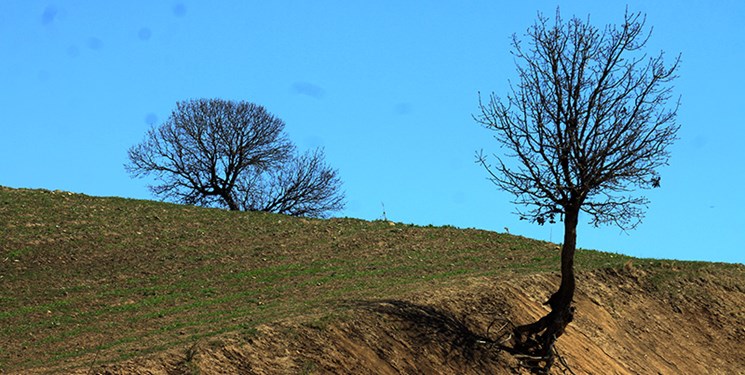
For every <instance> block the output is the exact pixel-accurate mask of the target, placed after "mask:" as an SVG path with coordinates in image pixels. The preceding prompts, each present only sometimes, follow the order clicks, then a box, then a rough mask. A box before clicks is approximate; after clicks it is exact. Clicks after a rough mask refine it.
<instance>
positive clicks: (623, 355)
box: [78, 264, 745, 374]
mask: <svg viewBox="0 0 745 375" xmlns="http://www.w3.org/2000/svg"><path fill="white" fill-rule="evenodd" d="M744 273H745V268H743V267H738V268H736V269H735V271H734V272H732V273H728V274H723V273H711V272H708V271H705V270H704V271H702V272H699V273H697V274H683V273H682V272H678V270H676V268H675V266H674V265H669V266H667V268H666V269H662V270H643V269H641V268H636V267H634V266H633V265H632V264H628V265H627V267H625V268H624V269H621V270H612V269H606V270H598V271H592V272H582V273H580V275H579V276H578V278H579V280H578V287H579V290H578V294H577V296H576V301H575V305H576V307H577V312H576V317H575V321H574V322H573V323H572V324H571V325H570V326H569V328H568V330H567V332H566V334H565V335H563V336H562V337H561V338H559V340H558V344H557V350H558V352H559V354H560V355H561V357H562V358H563V360H564V362H565V363H566V364H567V365H568V368H567V367H564V366H562V364H561V363H559V362H557V363H556V365H555V366H554V367H553V369H552V371H551V373H552V374H563V373H571V372H573V373H575V374H745V277H743V274H744ZM558 281H559V278H558V276H557V275H555V274H538V275H530V276H514V277H511V278H510V279H507V280H504V279H494V278H477V279H472V280H471V281H470V283H469V284H468V286H466V287H460V288H458V289H441V290H432V291H431V292H428V293H426V294H421V295H415V296H411V297H410V298H406V299H402V300H387V301H348V302H347V304H348V305H349V306H348V307H349V309H348V310H347V313H345V314H342V315H339V316H334V317H333V318H313V317H306V318H304V319H293V320H287V321H282V322H278V323H273V324H269V325H262V326H259V327H258V329H257V330H256V331H255V332H251V333H248V334H245V333H244V334H243V335H241V336H238V335H233V336H225V337H222V338H219V339H214V338H212V339H209V341H204V342H200V343H198V344H197V345H194V346H192V347H190V348H186V349H181V350H170V351H168V352H165V353H160V354H157V355H155V356H151V357H148V358H138V359H135V360H131V361H129V362H126V363H121V364H116V365H107V366H100V367H99V366H97V367H96V368H89V369H84V370H80V371H79V372H78V373H80V374H86V373H105V374H182V373H194V374H197V373H198V374H313V373H319V374H320V373H338V374H432V373H440V374H466V373H472V374H526V373H529V371H528V369H526V368H525V367H523V366H521V364H520V362H519V360H518V359H517V358H515V357H513V356H512V355H510V354H508V353H506V352H504V351H500V350H499V349H498V348H497V347H496V346H495V345H491V344H487V341H489V340H488V339H494V338H496V337H498V336H500V333H503V332H508V331H509V329H510V328H511V327H513V326H514V325H515V324H523V323H528V322H530V321H533V320H535V319H537V318H539V317H540V316H541V315H543V314H545V313H546V312H547V311H548V310H547V308H546V307H545V306H543V305H542V302H543V301H544V300H545V298H546V297H547V296H548V295H549V294H550V292H551V291H553V290H554V289H555V288H556V287H557V285H558ZM569 369H571V371H570V370H569Z"/></svg>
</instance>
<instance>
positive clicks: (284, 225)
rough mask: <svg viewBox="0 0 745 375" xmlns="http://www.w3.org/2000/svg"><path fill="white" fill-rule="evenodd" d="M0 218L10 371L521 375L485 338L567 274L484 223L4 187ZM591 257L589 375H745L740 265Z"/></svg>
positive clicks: (574, 344)
mask: <svg viewBox="0 0 745 375" xmlns="http://www.w3.org/2000/svg"><path fill="white" fill-rule="evenodd" d="M0 217H2V219H1V220H0V233H1V234H2V237H0V285H2V289H0V372H4V373H43V372H62V373H69V372H78V373H95V372H110V373H145V372H151V373H257V374H260V373H267V374H271V373H328V372H336V373H370V374H373V373H386V372H387V373H427V372H430V370H433V371H436V372H442V373H463V371H470V372H475V373H500V372H504V373H512V372H516V371H523V370H520V367H519V365H518V363H517V361H516V359H514V358H512V357H511V356H510V355H508V354H506V353H503V352H500V351H499V350H497V349H496V348H495V347H494V346H493V345H486V344H484V343H483V342H484V341H487V340H484V339H485V338H492V337H496V336H497V335H498V334H499V332H500V331H499V329H500V328H501V329H503V330H507V329H509V327H511V326H512V325H514V324H520V323H525V322H528V321H530V320H532V319H535V318H536V317H538V316H539V315H540V314H542V313H543V312H544V311H545V310H544V307H543V306H542V305H541V302H542V301H543V300H544V299H545V298H546V297H547V296H548V295H549V294H550V292H551V291H552V290H553V289H554V288H555V284H556V282H557V281H558V277H557V276H556V275H555V271H556V269H557V268H558V263H559V261H558V260H559V254H558V252H557V250H556V246H555V245H554V244H550V243H546V242H541V241H534V240H530V239H526V238H522V237H516V236H510V235H506V234H499V233H493V232H486V231H480V230H472V229H456V228H451V227H438V228H434V227H415V226H410V225H403V224H394V223H389V222H384V221H376V222H367V221H361V220H354V219H332V220H313V219H301V218H293V217H286V216H280V215H273V214H264V213H235V212H226V211H223V210H216V209H204V208H196V207H188V206H181V205H173V204H165V203H158V202H151V201H137V200H128V199H120V198H96V197H89V196H84V195H78V194H70V193H66V192H50V191H41V190H23V189H22V190H18V189H8V188H0ZM577 258H578V259H577V267H578V269H579V270H580V273H581V276H580V278H581V279H580V281H579V284H578V285H579V296H578V298H577V305H578V312H577V319H576V321H575V322H574V323H573V324H572V326H571V328H570V330H569V331H568V333H567V334H566V335H565V336H563V337H562V338H561V339H560V340H559V345H558V349H559V351H560V353H561V354H562V355H563V357H564V358H565V359H566V362H567V363H568V364H569V366H570V367H571V368H572V369H573V370H574V371H575V372H577V373H583V372H588V371H591V372H594V373H657V372H658V371H659V372H661V373H738V372H744V371H745V354H744V353H745V330H743V328H744V327H745V324H744V323H745V311H744V310H743V309H744V306H745V270H744V269H743V267H742V266H738V265H724V264H708V263H690V262H672V261H656V260H640V259H631V258H628V257H624V256H619V255H615V254H607V253H600V252H595V251H580V252H579V253H578V255H577ZM686 369H692V371H690V372H689V371H687V370H686ZM556 371H559V369H558V368H557V369H556ZM578 371H579V372H578ZM557 373H560V372H557Z"/></svg>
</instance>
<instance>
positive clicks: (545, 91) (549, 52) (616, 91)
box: [475, 10, 680, 367]
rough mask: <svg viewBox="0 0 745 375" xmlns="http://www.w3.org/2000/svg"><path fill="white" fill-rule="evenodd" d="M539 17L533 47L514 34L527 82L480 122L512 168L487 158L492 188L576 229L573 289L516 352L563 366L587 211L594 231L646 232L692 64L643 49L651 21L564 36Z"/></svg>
mask: <svg viewBox="0 0 745 375" xmlns="http://www.w3.org/2000/svg"><path fill="white" fill-rule="evenodd" d="M548 23H549V21H548V19H547V18H546V17H544V16H542V15H539V17H538V20H537V22H536V23H535V24H534V25H533V26H532V27H530V28H529V29H528V32H527V38H528V46H527V47H525V46H523V44H522V43H521V41H520V40H519V38H518V37H517V36H515V35H513V42H512V46H513V55H514V56H515V58H516V66H517V72H518V76H519V83H518V84H517V85H516V86H514V85H511V89H510V92H509V94H508V95H507V98H506V99H505V100H501V99H500V98H498V97H496V96H495V95H493V94H492V95H491V97H490V100H489V101H488V102H487V103H484V102H483V101H481V100H480V103H479V105H480V109H481V112H480V114H478V115H476V116H475V119H476V120H477V121H478V122H479V123H480V124H482V125H483V126H485V127H486V128H488V129H490V130H493V131H494V132H495V133H496V134H495V138H496V140H497V141H498V143H499V144H500V146H501V147H503V148H504V149H506V150H507V153H506V154H505V158H501V157H499V156H496V155H495V156H494V159H493V160H496V163H494V164H490V159H492V158H489V157H487V156H485V155H484V154H483V152H481V153H478V155H477V160H478V162H479V163H480V164H482V165H483V166H484V167H485V168H486V170H487V171H488V173H489V176H490V179H491V180H492V181H493V182H494V183H495V184H496V185H497V186H498V187H499V188H501V189H502V190H505V191H507V192H509V193H511V194H514V196H515V197H516V198H515V200H514V202H513V203H515V204H517V205H519V206H526V207H527V208H528V209H527V210H519V209H518V213H519V214H520V216H521V218H523V219H527V220H532V221H534V222H536V223H538V224H544V223H545V222H547V221H549V222H554V220H556V219H557V217H558V218H559V219H560V220H563V223H564V242H563V245H562V249H561V285H560V287H559V289H558V291H556V292H555V293H554V294H553V295H551V297H550V298H549V299H548V301H547V302H546V304H547V305H549V306H550V307H551V312H550V313H549V314H548V315H546V316H545V317H543V318H541V319H540V320H538V321H537V322H535V323H531V324H527V325H524V326H520V327H517V328H516V329H515V336H514V337H515V349H516V350H517V351H519V352H521V353H524V354H528V355H530V356H531V357H537V358H541V359H543V360H544V361H545V362H544V363H545V366H546V367H550V366H551V362H552V361H553V354H552V348H553V344H554V342H555V341H556V339H557V338H558V337H559V336H561V335H562V333H563V332H564V329H565V327H566V326H567V324H569V323H570V322H571V321H572V318H573V313H574V308H573V307H572V299H573V296H574V291H575V278H574V253H575V248H576V239H577V223H578V220H579V216H580V212H584V213H585V214H587V215H589V217H590V218H591V223H593V224H595V225H599V224H615V225H618V226H619V227H621V228H622V229H624V230H626V229H631V228H633V227H635V226H636V225H637V224H638V223H639V222H640V221H641V219H642V217H643V213H644V208H646V205H647V203H648V200H647V199H646V198H644V197H642V196H639V195H637V194H635V193H634V191H635V190H636V189H638V188H642V189H646V188H654V187H659V185H660V177H659V174H658V169H659V168H660V167H661V166H663V165H666V164H667V161H668V158H669V153H668V151H667V148H668V146H670V145H671V144H672V143H673V142H674V141H675V139H676V133H677V131H678V129H679V126H678V125H677V124H676V121H675V119H676V113H677V109H678V104H679V102H673V103H672V105H668V103H669V101H670V98H671V93H672V85H671V84H670V83H671V82H672V81H673V80H674V79H675V78H676V70H677V68H678V63H679V61H680V57H677V58H676V59H674V61H673V63H672V64H671V65H665V63H664V61H663V53H662V52H660V53H659V54H658V55H656V56H648V55H646V54H645V53H644V52H643V51H642V49H643V47H644V46H645V44H646V43H647V40H648V38H649V36H650V34H651V31H650V32H645V31H644V24H645V17H644V16H642V15H641V14H640V13H636V14H630V13H629V12H628V11H627V12H626V14H625V16H624V19H623V23H622V24H620V25H609V26H606V27H605V28H604V29H598V28H596V27H594V26H592V25H591V24H590V22H589V17H588V19H587V20H586V21H583V20H581V19H578V18H572V19H571V20H569V21H564V20H563V19H562V18H561V16H560V14H559V11H558V10H557V12H556V18H555V22H554V25H549V24H548Z"/></svg>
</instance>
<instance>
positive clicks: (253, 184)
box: [237, 149, 344, 217]
mask: <svg viewBox="0 0 745 375" xmlns="http://www.w3.org/2000/svg"><path fill="white" fill-rule="evenodd" d="M247 177H248V180H243V179H242V180H240V182H239V184H238V186H237V189H238V192H239V196H241V197H242V198H243V200H242V201H241V207H242V208H243V209H244V210H248V211H269V212H277V213H282V214H288V215H294V216H311V217H324V216H326V213H327V212H329V211H337V210H341V209H342V208H343V207H344V202H343V201H344V196H343V195H341V194H339V193H338V190H339V186H341V181H340V180H339V177H338V176H337V173H336V171H335V170H333V169H331V168H329V167H328V166H327V165H326V164H325V163H324V161H323V150H321V149H316V150H315V151H313V152H306V153H305V154H303V155H300V156H297V157H295V158H293V159H292V160H290V162H288V163H286V164H284V165H283V166H282V168H277V169H275V170H270V171H269V173H266V174H255V175H253V176H247Z"/></svg>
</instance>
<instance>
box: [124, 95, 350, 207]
mask: <svg viewBox="0 0 745 375" xmlns="http://www.w3.org/2000/svg"><path fill="white" fill-rule="evenodd" d="M284 126H285V124H284V122H283V121H282V120H280V119H278V118H276V117H274V116H273V115H271V114H270V113H269V112H267V111H266V109H264V107H262V106H260V105H256V104H253V103H248V102H233V101H226V100H222V99H199V100H190V101H183V102H179V103H177V104H176V109H175V110H174V111H173V112H172V113H171V116H170V117H169V118H168V120H166V122H165V123H163V124H162V125H160V126H157V127H156V126H154V127H152V128H151V129H150V130H149V131H148V132H147V135H146V136H145V139H144V141H143V142H142V143H140V144H137V145H135V146H133V147H132V148H130V149H129V161H130V162H129V164H127V165H125V168H126V170H127V171H128V172H129V173H130V174H131V175H132V176H136V177H142V176H146V175H150V174H153V175H154V176H155V177H156V179H158V180H160V182H161V183H160V184H158V185H152V186H150V189H151V191H152V192H153V193H154V194H155V195H157V196H160V197H162V198H164V199H171V200H174V201H178V202H183V203H186V204H195V205H201V206H217V207H225V208H228V209H230V210H241V209H243V210H262V211H271V212H281V213H286V214H291V215H303V216H324V215H326V213H327V212H328V211H333V210H339V209H342V208H343V207H344V203H343V200H344V196H343V194H342V193H341V192H340V187H341V182H340V180H339V178H338V177H337V172H336V170H334V169H331V168H330V167H328V166H327V165H326V164H325V163H324V162H323V152H322V151H320V150H317V151H316V152H314V153H312V154H305V155H296V151H295V147H294V145H293V144H292V143H291V142H290V141H289V140H288V138H287V136H286V135H285V133H284ZM309 160H312V163H311V162H310V161H309ZM292 174H298V175H302V176H305V178H302V179H295V180H294V181H292V184H294V185H292V186H288V187H287V188H279V186H284V185H287V184H290V182H287V181H286V180H289V179H290V178H289V177H286V176H287V175H292ZM308 176H312V177H308ZM273 179H276V181H275V180H273ZM256 197H262V199H263V200H257V199H256ZM273 201H287V202H289V201H291V202H293V203H292V204H285V205H279V204H274V205H271V204H268V202H273ZM296 207H302V209H299V208H296Z"/></svg>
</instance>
